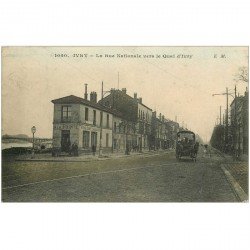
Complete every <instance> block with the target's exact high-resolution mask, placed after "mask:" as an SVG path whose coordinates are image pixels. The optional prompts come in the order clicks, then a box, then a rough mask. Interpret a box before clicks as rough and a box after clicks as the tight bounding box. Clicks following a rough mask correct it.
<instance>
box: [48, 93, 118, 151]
mask: <svg viewBox="0 0 250 250" xmlns="http://www.w3.org/2000/svg"><path fill="white" fill-rule="evenodd" d="M52 103H53V104H54V118H53V148H60V150H61V151H64V152H67V151H69V148H70V146H71V145H72V144H73V143H74V142H75V143H76V144H77V145H78V149H79V152H86V153H87V152H91V150H92V147H93V146H94V147H95V148H96V150H97V151H98V150H99V149H103V151H104V152H111V151H112V150H113V133H112V130H113V119H114V116H115V115H116V117H117V116H119V115H120V114H119V112H116V111H114V110H111V109H109V108H108V107H104V106H102V105H100V104H98V103H97V94H96V92H91V94H90V100H88V99H87V89H85V96H84V98H81V97H77V96H74V95H70V96H66V97H62V98H59V99H55V100H52Z"/></svg>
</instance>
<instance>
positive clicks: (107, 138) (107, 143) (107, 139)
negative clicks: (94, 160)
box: [106, 134, 109, 147]
mask: <svg viewBox="0 0 250 250" xmlns="http://www.w3.org/2000/svg"><path fill="white" fill-rule="evenodd" d="M108 146H109V134H106V147H108Z"/></svg>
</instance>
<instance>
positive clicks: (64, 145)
mask: <svg viewBox="0 0 250 250" xmlns="http://www.w3.org/2000/svg"><path fill="white" fill-rule="evenodd" d="M70 146H71V143H70V130H62V134H61V150H62V151H63V152H69V150H70Z"/></svg>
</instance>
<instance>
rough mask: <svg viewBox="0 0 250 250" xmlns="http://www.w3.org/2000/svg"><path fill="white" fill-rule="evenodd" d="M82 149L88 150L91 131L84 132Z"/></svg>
mask: <svg viewBox="0 0 250 250" xmlns="http://www.w3.org/2000/svg"><path fill="white" fill-rule="evenodd" d="M82 139H83V140H82V147H83V148H88V147H89V131H83V137H82Z"/></svg>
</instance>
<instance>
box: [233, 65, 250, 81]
mask: <svg viewBox="0 0 250 250" xmlns="http://www.w3.org/2000/svg"><path fill="white" fill-rule="evenodd" d="M235 81H236V82H239V81H242V82H246V83H248V68H247V67H240V68H239V71H238V73H237V74H236V75H235Z"/></svg>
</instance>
